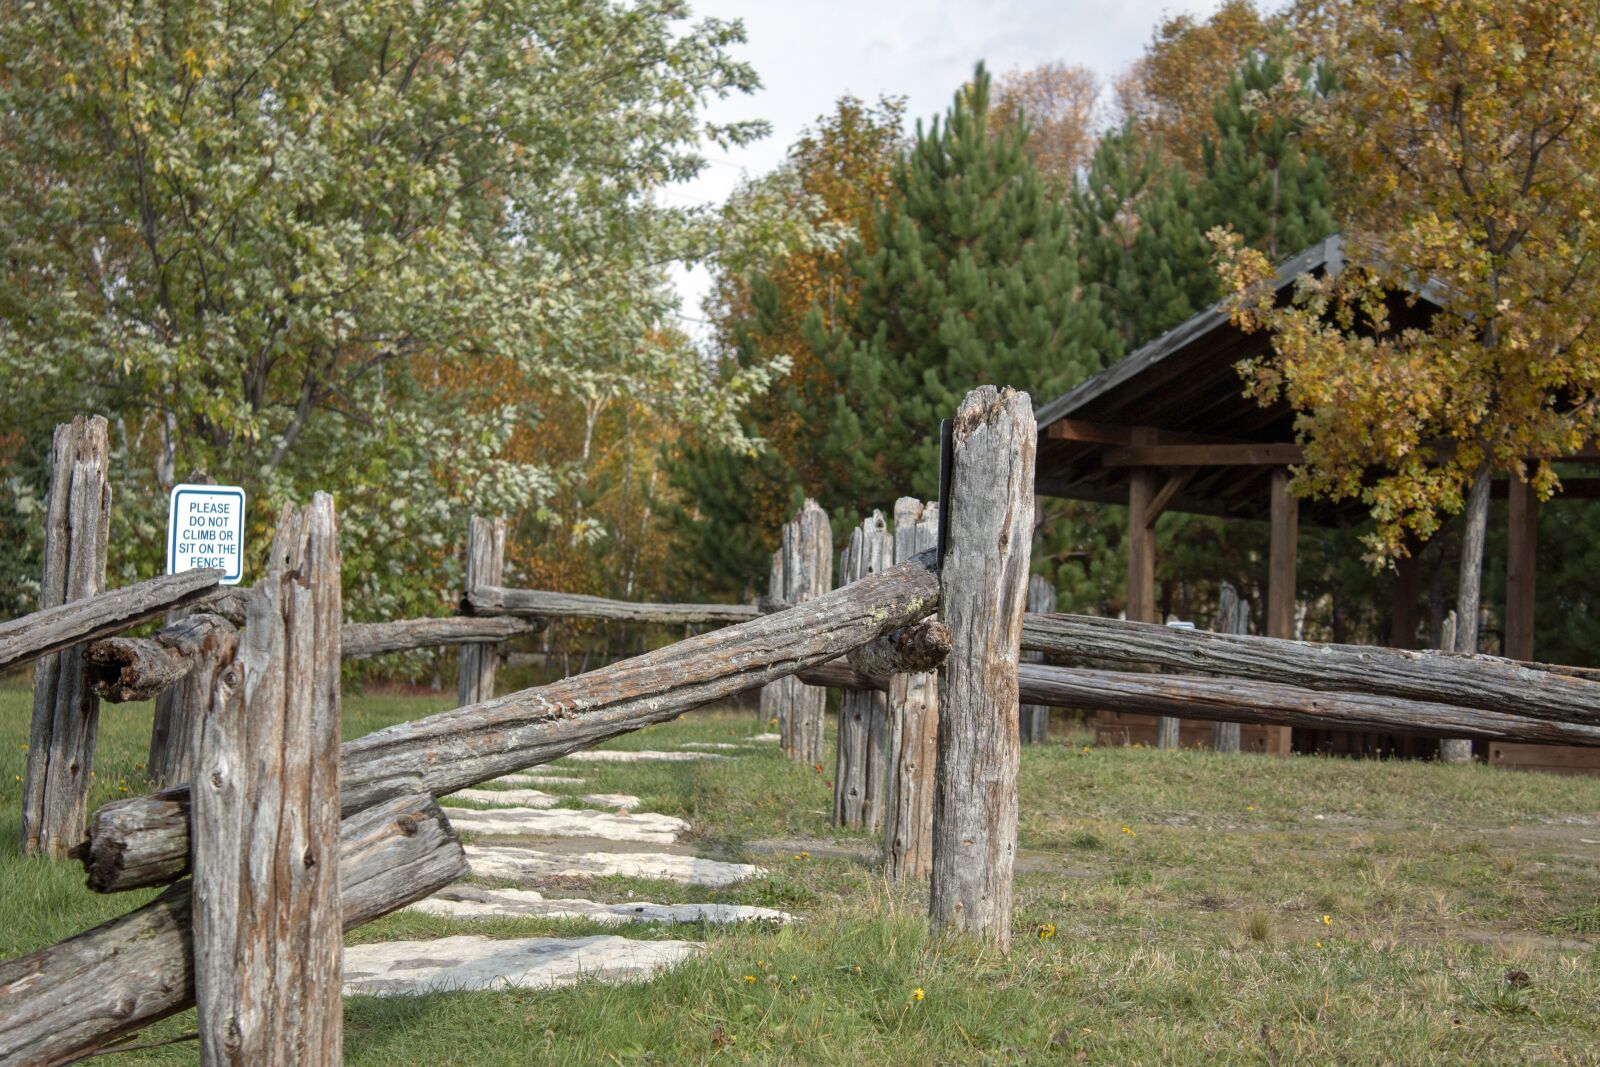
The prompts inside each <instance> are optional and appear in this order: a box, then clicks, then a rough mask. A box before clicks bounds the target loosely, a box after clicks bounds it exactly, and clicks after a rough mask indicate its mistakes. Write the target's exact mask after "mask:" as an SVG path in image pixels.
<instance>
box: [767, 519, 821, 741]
mask: <svg viewBox="0 0 1600 1067" xmlns="http://www.w3.org/2000/svg"><path fill="white" fill-rule="evenodd" d="M780 551H781V552H782V553H783V599H784V600H785V601H786V602H788V603H789V604H791V605H795V606H800V605H803V604H805V603H806V602H807V601H809V600H812V599H815V598H816V597H819V596H821V595H822V594H824V593H826V592H827V591H828V590H829V589H831V588H833V531H832V530H831V529H830V528H829V526H828V513H827V512H825V511H823V510H822V509H821V508H820V507H818V506H817V502H816V501H815V500H807V501H806V502H805V504H804V505H803V506H802V507H801V508H800V511H799V512H798V513H797V514H796V515H795V517H794V518H793V519H791V520H789V522H787V523H786V524H784V527H783V545H782V548H781V549H780ZM791 610H792V609H791ZM785 696H786V698H787V706H783V707H780V711H779V715H778V734H779V747H780V748H781V750H782V751H783V754H784V755H785V756H787V757H788V758H789V759H791V760H794V761H796V762H798V763H805V764H815V763H821V762H822V732H823V725H824V723H823V720H824V717H825V713H826V711H827V706H828V693H827V690H824V689H818V688H816V687H815V686H809V685H805V684H803V683H801V682H798V681H796V682H793V683H791V687H790V689H789V691H788V692H787V693H786V694H785Z"/></svg>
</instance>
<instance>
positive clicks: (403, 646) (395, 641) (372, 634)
mask: <svg viewBox="0 0 1600 1067" xmlns="http://www.w3.org/2000/svg"><path fill="white" fill-rule="evenodd" d="M543 628H544V620H542V619H519V618H516V617H514V616H510V615H490V616H485V617H478V616H467V615H456V616H447V617H444V618H438V619H394V620H392V621H390V622H347V623H345V624H344V626H343V627H341V628H340V630H339V640H340V642H341V646H342V648H343V655H344V658H345V659H366V658H369V657H371V656H386V655H388V654H390V653H391V652H412V651H415V650H416V649H419V648H438V647H439V646H441V645H465V646H467V647H465V648H463V649H462V650H461V655H462V656H466V655H467V654H468V653H470V652H473V651H474V649H476V650H477V651H478V652H479V653H481V654H483V655H488V656H489V657H490V658H491V659H498V658H499V646H500V644H501V643H503V642H504V641H507V640H509V639H510V638H513V637H520V636H522V635H523V634H535V633H538V632H539V631H540V630H541V629H543ZM458 690H459V687H458Z"/></svg>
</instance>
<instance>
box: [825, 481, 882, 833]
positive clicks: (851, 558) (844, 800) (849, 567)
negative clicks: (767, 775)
mask: <svg viewBox="0 0 1600 1067" xmlns="http://www.w3.org/2000/svg"><path fill="white" fill-rule="evenodd" d="M893 556H894V542H893V541H892V540H891V539H890V537H889V529H888V526H887V525H886V524H885V523H884V521H883V513H882V512H879V511H874V512H873V513H872V515H871V517H869V518H867V519H866V520H864V521H863V522H862V523H861V525H860V526H858V527H856V528H855V529H854V530H853V531H851V533H850V544H849V545H848V546H846V548H845V550H844V551H843V552H841V553H840V554H839V585H840V586H841V587H843V586H846V585H849V584H850V583H851V582H854V581H857V580H859V579H861V578H865V577H866V576H867V575H869V574H880V573H882V572H883V571H886V570H888V569H889V568H890V567H891V566H893ZM884 705H885V699H884V694H882V693H879V692H876V691H873V690H859V689H856V690H851V689H847V690H844V691H843V692H841V693H840V695H839V738H838V752H837V757H838V758H837V760H836V762H835V767H834V776H833V824H834V825H835V826H843V827H846V828H849V829H853V830H860V829H867V830H876V829H878V828H879V827H881V826H882V825H883V789H884V783H883V777H884V773H885V769H884Z"/></svg>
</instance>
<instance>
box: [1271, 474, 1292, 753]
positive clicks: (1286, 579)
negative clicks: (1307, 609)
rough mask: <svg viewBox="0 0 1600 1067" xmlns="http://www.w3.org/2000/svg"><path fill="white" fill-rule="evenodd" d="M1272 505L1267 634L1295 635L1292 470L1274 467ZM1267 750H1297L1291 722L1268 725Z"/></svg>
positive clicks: (1275, 635)
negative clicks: (1287, 724)
mask: <svg viewBox="0 0 1600 1067" xmlns="http://www.w3.org/2000/svg"><path fill="white" fill-rule="evenodd" d="M1271 492H1272V509H1271V516H1270V518H1269V520H1268V522H1269V525H1270V536H1269V538H1268V548H1267V636H1268V637H1285V638H1292V637H1294V630H1295V626H1294V593H1295V589H1294V579H1295V556H1296V552H1297V549H1298V540H1299V536H1300V501H1299V499H1298V498H1297V497H1295V496H1294V494H1292V493H1291V492H1289V470H1288V468H1286V467H1274V468H1272V489H1271ZM1266 733H1267V745H1266V751H1267V752H1268V754H1270V755H1274V756H1287V755H1288V754H1289V753H1290V752H1291V751H1292V750H1293V737H1294V731H1293V729H1292V728H1291V727H1288V726H1271V727H1268V728H1267V731H1266Z"/></svg>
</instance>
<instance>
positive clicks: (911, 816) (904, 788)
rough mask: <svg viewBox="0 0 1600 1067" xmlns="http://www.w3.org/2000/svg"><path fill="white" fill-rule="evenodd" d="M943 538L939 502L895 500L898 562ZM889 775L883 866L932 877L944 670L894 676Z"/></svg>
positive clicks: (893, 874) (895, 873)
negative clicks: (940, 696)
mask: <svg viewBox="0 0 1600 1067" xmlns="http://www.w3.org/2000/svg"><path fill="white" fill-rule="evenodd" d="M938 541H939V505H938V504H937V503H935V502H933V501H929V502H928V503H927V504H924V503H922V502H921V501H919V500H916V499H915V498H913V497H901V498H900V499H899V500H897V501H895V505H894V561H895V562H896V563H904V562H905V561H906V560H908V559H910V558H911V557H912V556H915V555H917V554H918V553H920V552H926V551H927V550H928V549H930V548H933V547H934V546H935V545H937V544H938ZM884 717H885V719H886V720H887V724H888V734H889V736H888V740H887V741H886V742H885V745H884V748H885V750H886V752H887V759H888V767H887V768H886V771H885V774H884V799H883V807H884V815H883V868H884V873H885V874H887V875H888V877H889V878H890V879H891V880H892V881H910V880H912V879H918V878H927V877H928V870H929V868H930V867H931V866H932V863H933V791H934V768H935V767H936V765H937V763H938V756H939V675H938V674H937V673H936V672H934V671H926V672H922V673H918V674H896V675H893V676H891V677H890V679H889V701H888V705H887V707H886V708H885V711H884Z"/></svg>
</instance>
